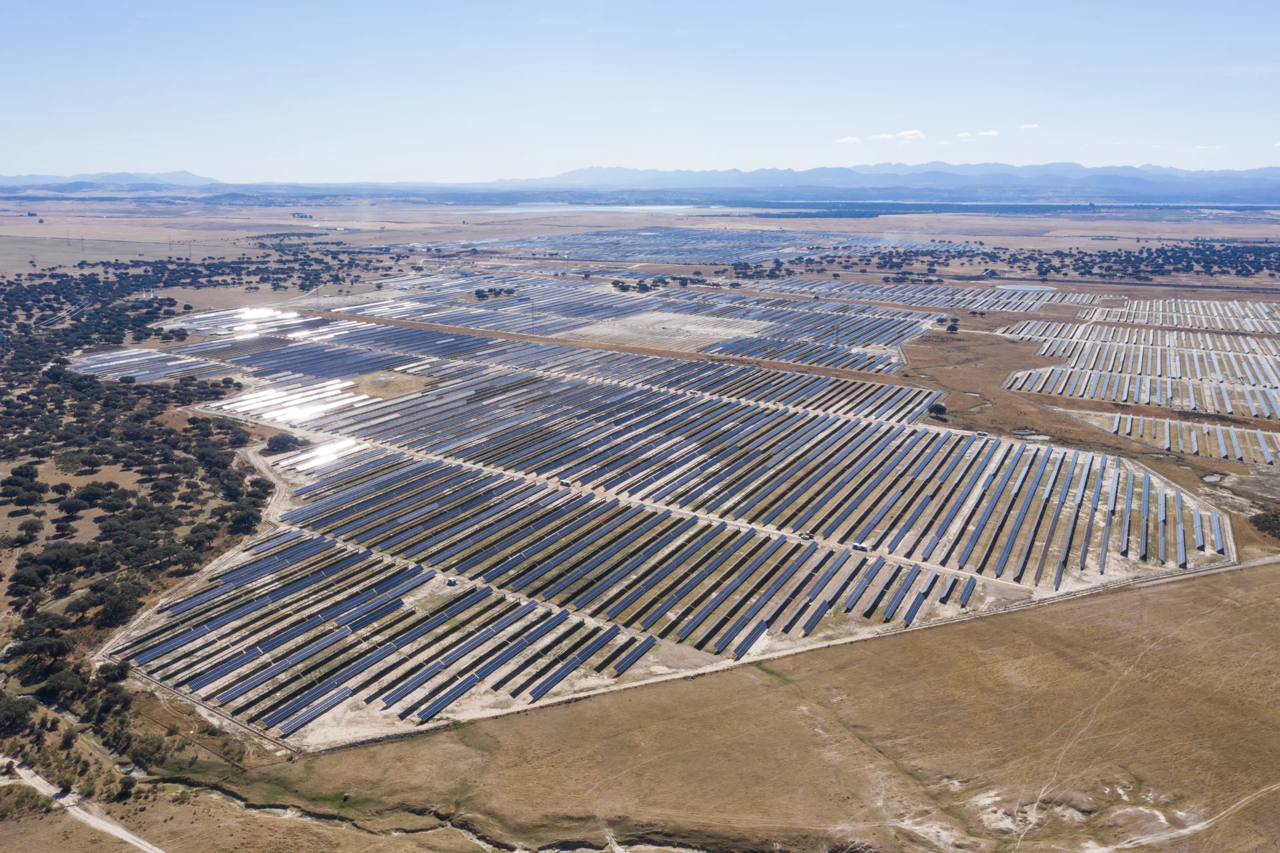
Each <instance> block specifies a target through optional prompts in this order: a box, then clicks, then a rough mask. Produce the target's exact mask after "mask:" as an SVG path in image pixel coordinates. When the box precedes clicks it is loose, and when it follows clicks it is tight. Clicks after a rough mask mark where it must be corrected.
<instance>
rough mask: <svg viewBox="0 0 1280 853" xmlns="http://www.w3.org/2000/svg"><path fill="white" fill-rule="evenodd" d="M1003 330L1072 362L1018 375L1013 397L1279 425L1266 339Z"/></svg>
mask: <svg viewBox="0 0 1280 853" xmlns="http://www.w3.org/2000/svg"><path fill="white" fill-rule="evenodd" d="M998 331H999V333H1000V334H1004V335H1007V336H1009V337H1013V338H1016V339H1019V340H1032V341H1044V345H1043V346H1041V348H1040V350H1039V352H1038V353H1037V355H1040V356H1043V357H1046V358H1059V359H1063V360H1065V362H1066V364H1065V366H1063V367H1053V368H1047V369H1040V370H1025V371H1019V372H1017V373H1015V374H1013V375H1012V376H1011V377H1010V378H1009V380H1008V382H1007V383H1006V386H1007V387H1009V388H1012V389H1013V390H1018V391H1031V392H1033V393H1039V394H1053V395H1060V396H1066V397H1077V398H1081V399H1095V400H1105V401H1110V402H1113V403H1133V404H1138V405H1156V406H1167V407H1169V408H1175V409H1183V410H1187V411H1209V412H1212V413H1215V414H1216V413H1219V412H1225V413H1227V414H1245V413H1246V412H1247V413H1248V414H1250V415H1251V416H1252V417H1263V418H1280V349H1277V347H1276V344H1275V343H1274V342H1273V341H1271V340H1268V339H1266V338H1253V337H1244V336H1226V335H1213V334H1205V333H1203V332H1181V331H1179V332H1165V331H1163V330H1158V329H1157V330H1151V329H1133V328H1124V327H1116V326H1094V325H1090V324H1081V323H1049V322H1045V321H1029V322H1024V323H1020V324H1017V325H1016V326H1010V327H1005V328H1003V329H1000V330H998Z"/></svg>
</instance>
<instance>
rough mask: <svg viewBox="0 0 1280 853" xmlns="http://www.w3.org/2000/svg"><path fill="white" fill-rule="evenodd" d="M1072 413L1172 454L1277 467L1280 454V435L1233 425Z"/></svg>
mask: <svg viewBox="0 0 1280 853" xmlns="http://www.w3.org/2000/svg"><path fill="white" fill-rule="evenodd" d="M1071 414H1072V415H1073V416H1074V417H1078V418H1081V419H1082V420H1085V421H1088V422H1089V423H1092V424H1094V425H1095V426H1098V427H1100V428H1102V429H1106V430H1108V431H1110V432H1111V433H1112V434H1114V435H1123V436H1124V437H1125V438H1131V439H1133V440H1135V441H1140V442H1142V443H1144V444H1148V445H1150V446H1152V447H1155V448H1159V449H1161V450H1165V451H1168V452H1170V453H1184V454H1187V455H1190V456H1202V457H1206V458H1210V459H1225V460H1227V461H1231V462H1243V463H1244V464H1246V465H1275V464H1276V458H1277V455H1280V434H1277V433H1274V432H1263V431H1262V430H1260V429H1248V428H1246V427H1237V426H1236V425H1235V424H1230V423H1225V424H1221V423H1219V424H1213V423H1205V422H1196V421H1182V420H1178V421H1174V420H1169V419H1168V418H1147V417H1142V416H1141V415H1124V414H1118V415H1105V414H1100V413H1097V412H1072V413H1071Z"/></svg>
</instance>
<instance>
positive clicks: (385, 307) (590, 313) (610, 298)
mask: <svg viewBox="0 0 1280 853" xmlns="http://www.w3.org/2000/svg"><path fill="white" fill-rule="evenodd" d="M415 284H416V286H417V287H420V288H423V289H425V290H426V291H427V292H425V293H421V294H417V295H413V296H407V297H400V298H397V299H392V300H388V301H386V302H377V303H373V304H371V305H362V306H358V307H354V308H348V309H345V310H346V311H347V312H349V313H352V314H356V315H359V316H364V317H370V318H379V319H396V320H415V321H419V322H430V323H442V324H451V325H460V326H468V327H471V328H477V329H496V330H500V331H508V332H523V333H525V334H533V335H559V336H566V337H573V334H572V333H573V332H574V331H575V330H580V329H584V328H586V327H588V326H592V325H593V324H595V323H597V322H602V321H608V322H614V323H617V324H619V326H620V327H623V328H625V327H626V326H627V321H628V319H642V318H648V317H650V316H652V315H653V314H654V313H655V312H663V313H676V314H688V315H691V316H697V317H707V318H714V319H715V320H716V321H718V322H720V323H721V324H723V326H724V328H726V329H732V328H733V323H734V322H736V321H750V323H756V324H767V325H765V326H763V327H762V328H760V329H759V330H757V331H754V332H750V333H748V334H743V335H739V336H736V337H734V338H733V340H732V341H728V342H725V343H724V344H723V345H719V344H717V345H716V346H712V347H710V348H708V347H703V348H702V351H704V352H714V353H719V354H738V355H742V356H744V357H756V358H771V359H774V360H779V361H790V362H794V363H797V364H815V365H822V366H827V367H842V368H846V369H853V370H864V371H874V372H889V371H890V370H892V369H894V368H896V367H897V366H899V361H898V360H897V359H896V358H893V357H892V356H890V355H886V354H885V353H884V352H883V351H881V350H877V349H874V348H882V347H897V346H899V345H901V344H902V343H904V342H906V341H908V340H910V339H911V338H912V337H915V336H916V335H919V334H920V333H922V332H923V331H925V330H926V329H927V328H928V326H929V324H930V323H931V322H936V320H937V319H939V318H940V317H941V315H937V314H928V313H921V312H918V311H902V310H896V309H891V308H879V307H876V306H869V305H840V304H836V303H826V304H823V303H810V302H802V301H796V300H785V299H770V298H762V297H751V296H741V295H737V294H718V293H705V292H698V293H691V292H687V291H674V290H672V291H659V292H656V293H651V294H624V293H616V292H612V291H609V290H605V289H602V288H599V287H588V286H584V284H582V283H577V282H572V283H565V284H560V283H558V282H553V281H551V280H548V279H540V278H533V277H528V276H515V275H489V276H478V277H472V278H464V279H460V278H458V277H439V278H435V279H423V280H420V281H419V282H416V283H415ZM488 288H494V289H504V288H510V289H513V290H515V291H516V293H515V295H514V296H508V297H502V298H496V299H492V300H488V301H485V302H481V303H478V304H468V305H466V306H460V305H459V304H458V301H457V300H458V299H459V297H462V296H464V295H466V296H469V295H470V293H471V291H472V290H483V289H488ZM743 325H749V324H743ZM759 339H766V340H768V341H773V342H774V343H763V342H761V341H760V340H759ZM779 341H780V342H783V343H784V344H785V345H779V344H778V343H776V342H779ZM800 344H803V345H800ZM868 348H873V349H871V350H868Z"/></svg>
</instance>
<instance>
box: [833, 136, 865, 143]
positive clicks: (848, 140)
mask: <svg viewBox="0 0 1280 853" xmlns="http://www.w3.org/2000/svg"><path fill="white" fill-rule="evenodd" d="M861 141H862V140H861V139H859V138H858V137H856V136H845V137H842V138H840V139H837V140H836V142H837V143H839V144H840V145H849V144H851V143H854V142H861Z"/></svg>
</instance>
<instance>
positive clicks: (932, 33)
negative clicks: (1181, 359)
mask: <svg viewBox="0 0 1280 853" xmlns="http://www.w3.org/2000/svg"><path fill="white" fill-rule="evenodd" d="M0 31H2V32H4V33H6V35H7V36H8V37H7V38H6V39H5V51H4V59H5V62H4V64H5V74H4V76H3V78H2V79H0V174H4V175H16V174H54V175H69V174H75V173H92V172H99V171H139V172H162V171H170V170H179V169H186V170H190V171H192V172H195V173H196V174H200V175H205V176H209V177H214V178H217V179H219V180H222V181H228V182H257V181H289V182H293V181H298V182H346V181H430V182H450V183H452V182H471V181H488V180H494V179H499V178H529V177H544V176H551V175H556V174H559V173H562V172H565V171H568V170H571V169H576V168H582V167H587V166H625V167H635V168H646V169H733V168H737V169H756V168H792V169H807V168H813V167H819V166H855V165H862V164H870V163H885V162H902V163H924V162H930V161H938V160H940V161H945V162H950V163H982V162H1001V163H1012V164H1015V165H1027V164H1035V163H1047V162H1061V161H1070V162H1076V163H1083V164H1084V165H1086V166H1112V165H1141V164H1146V163H1151V164H1156V165H1162V166H1174V167H1178V168H1184V169H1246V168H1254V167H1260V166H1277V165H1280V53H1278V52H1277V51H1276V49H1275V35H1276V33H1278V32H1280V3H1276V2H1274V0H1270V1H1269V2H1252V0H1250V1H1249V2H1235V0H1219V2H1216V3H1213V4H1204V3H1198V2H1197V3H1191V2H1184V0H1164V2H1150V0H1108V1H1107V2H1093V0H1077V2H1072V3H1043V2H1034V0H1033V2H1026V0H1022V2H1008V3H1005V2H982V0H970V2H966V3H958V2H954V0H950V2H925V0H914V1H913V0H899V2H895V3H886V2H878V3H865V2H860V0H844V2H805V0H788V2H785V3H781V2H771V3H764V2H753V0H736V2H711V0H679V2H665V0H647V2H636V3H631V2H621V1H620V0H618V1H616V2H557V1H556V0H539V2H487V1H486V0H465V2H456V0H455V1H454V2H423V0H418V2H376V0H365V2H350V0H344V2H340V3H329V2H325V0H308V2H305V3H292V2H271V0H259V1H258V2H251V3H250V2H239V0H219V2H206V1H205V0H184V2H173V0H165V2H152V0H116V2H112V3H101V2H62V0H40V2H30V0H0Z"/></svg>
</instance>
